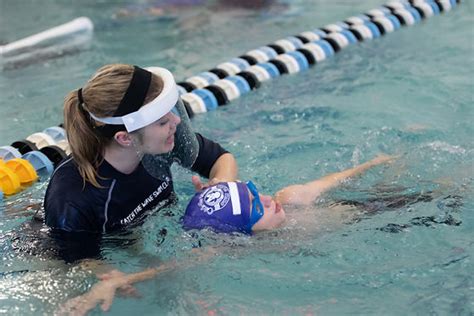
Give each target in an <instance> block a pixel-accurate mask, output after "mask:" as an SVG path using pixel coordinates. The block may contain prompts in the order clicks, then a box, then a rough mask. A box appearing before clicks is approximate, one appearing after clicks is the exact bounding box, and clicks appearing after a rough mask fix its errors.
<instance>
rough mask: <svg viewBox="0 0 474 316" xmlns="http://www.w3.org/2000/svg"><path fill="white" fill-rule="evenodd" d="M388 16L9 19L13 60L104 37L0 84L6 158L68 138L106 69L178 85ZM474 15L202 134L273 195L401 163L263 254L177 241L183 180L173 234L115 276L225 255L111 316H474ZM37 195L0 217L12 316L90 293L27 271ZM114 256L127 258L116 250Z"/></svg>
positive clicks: (213, 120)
mask: <svg viewBox="0 0 474 316" xmlns="http://www.w3.org/2000/svg"><path fill="white" fill-rule="evenodd" d="M380 4H382V2H380V1H372V0H371V1H357V3H352V2H351V4H350V5H349V4H347V2H345V1H334V2H331V3H327V2H326V1H295V2H292V3H291V5H290V6H288V7H276V8H274V9H273V11H271V13H267V14H264V13H261V12H246V11H242V10H236V11H232V10H231V11H230V12H227V13H224V12H219V13H218V14H216V15H214V14H212V13H211V12H208V10H206V9H202V10H200V11H199V12H194V11H193V12H189V11H185V12H182V13H175V14H174V16H173V17H171V18H156V17H151V16H149V15H142V14H137V15H136V16H133V17H124V18H113V15H114V13H116V12H117V11H118V10H120V8H123V7H127V4H126V2H121V3H118V4H115V2H112V1H103V2H100V3H96V2H95V1H89V2H88V3H83V2H81V5H79V4H70V5H68V6H65V5H62V4H61V3H60V2H59V1H58V2H47V3H43V4H42V7H41V8H38V7H37V6H38V4H37V3H36V2H35V1H31V2H30V1H20V2H17V3H9V4H8V6H7V5H5V4H2V19H0V30H2V31H1V32H2V33H0V40H1V41H2V42H8V41H11V40H14V39H17V38H20V37H22V36H26V35H29V34H31V33H32V30H33V25H34V28H35V30H34V31H39V30H42V29H45V28H48V27H51V26H54V25H57V24H60V23H63V22H66V21H68V20H70V19H72V18H74V17H76V16H79V15H85V16H89V17H90V18H91V19H92V20H93V21H94V23H95V25H96V30H95V35H94V39H93V41H92V42H91V44H90V48H89V49H88V50H85V51H82V52H80V53H78V54H71V55H68V56H64V57H62V58H56V59H50V60H46V61H44V62H39V63H36V64H32V65H30V66H28V67H21V68H17V69H11V70H8V71H3V72H2V73H1V75H0V87H1V91H2V93H1V106H0V117H2V123H1V124H0V144H2V145H3V144H9V143H11V142H12V141H14V140H17V139H20V138H24V137H26V136H27V135H29V134H31V133H33V132H36V131H39V130H42V129H43V128H45V127H48V126H51V125H55V124H57V123H58V122H61V121H62V118H61V116H62V112H61V107H62V105H61V103H62V99H63V97H64V95H65V94H66V92H67V91H69V90H71V89H73V88H77V87H79V86H80V85H82V84H83V82H84V81H85V80H86V79H87V78H88V77H89V76H90V74H91V73H92V72H93V71H94V70H95V69H96V68H97V67H98V66H100V65H102V64H105V63H110V62H118V61H120V62H127V63H134V64H139V65H162V66H165V67H168V68H169V69H170V70H172V71H173V72H174V73H175V74H176V76H177V79H184V78H186V77H189V76H190V75H193V74H196V73H198V72H201V71H204V70H207V69H210V68H212V67H213V66H215V65H216V64H218V63H220V62H223V61H226V60H228V59H229V58H231V57H235V56H238V55H240V54H242V53H243V52H245V51H248V50H249V49H252V48H255V47H258V46H261V45H263V44H266V43H268V42H270V41H273V40H276V39H279V38H282V37H285V36H287V35H291V34H296V33H299V32H301V31H305V30H308V29H313V28H315V27H320V26H323V25H326V24H328V23H331V22H335V21H339V20H342V19H344V18H346V17H349V16H351V15H355V14H359V13H362V12H365V11H367V10H369V9H372V8H374V7H377V6H378V5H380ZM473 12H474V7H473V4H472V2H468V1H466V2H464V3H463V4H462V5H460V6H459V7H458V8H457V9H455V10H453V11H452V12H450V13H449V14H445V15H441V16H438V17H433V18H431V19H428V20H426V21H425V22H424V23H421V24H419V25H416V26H413V27H408V28H404V29H401V30H399V31H397V32H395V33H392V34H390V35H388V36H386V37H383V38H381V39H378V40H374V41H369V42H364V43H361V44H358V45H355V46H352V47H350V48H348V49H346V50H344V51H342V52H340V53H339V54H337V55H336V56H334V57H333V58H331V59H328V60H326V61H324V62H323V63H321V64H319V65H317V66H315V67H313V68H311V69H310V70H308V71H305V72H302V73H300V74H297V75H292V76H283V77H280V78H278V79H275V80H272V81H270V82H268V83H265V84H264V85H263V86H262V87H261V88H260V89H258V90H256V91H254V92H251V93H249V94H247V95H246V96H243V97H241V98H239V99H238V100H235V101H233V102H232V103H230V104H229V105H228V106H226V107H223V108H220V109H219V110H217V111H214V112H209V113H206V114H202V115H198V116H196V117H195V118H194V119H193V125H194V128H195V129H196V130H199V131H201V132H202V133H203V134H204V135H206V136H209V137H210V138H213V139H217V140H219V141H220V142H221V143H222V144H223V145H224V146H225V147H226V148H227V149H229V150H230V151H232V152H233V153H235V155H236V157H237V159H238V160H239V163H240V168H241V170H240V176H241V178H242V179H252V180H254V182H255V183H257V184H258V185H259V187H260V189H261V191H264V192H265V191H266V192H274V191H275V190H276V189H278V188H279V187H281V186H284V185H287V184H289V183H292V182H297V181H299V182H303V181H307V180H310V179H313V178H317V177H320V176H323V175H325V174H327V173H330V172H334V171H337V170H341V169H343V168H347V167H349V166H351V165H353V164H355V163H359V162H362V161H364V160H367V159H369V158H371V157H373V156H374V155H376V154H377V153H378V152H381V151H382V152H387V153H391V154H399V155H400V158H399V159H398V160H397V162H395V163H394V164H393V165H391V166H390V167H383V168H377V169H374V170H372V171H370V172H368V173H367V174H365V175H364V176H362V177H360V178H358V179H355V180H353V181H350V182H348V183H347V184H345V185H344V186H343V187H342V188H340V189H337V190H334V191H332V192H331V193H329V194H327V195H325V196H324V198H323V199H322V200H321V201H319V202H318V203H317V204H316V206H315V210H314V214H311V213H310V214H308V219H311V220H314V222H315V224H314V226H315V229H314V231H303V232H302V231H299V230H296V229H292V227H291V225H290V228H288V229H283V230H281V231H279V232H277V233H269V234H265V235H262V236H260V237H259V236H257V237H256V238H248V237H242V236H233V237H230V236H222V235H215V234H212V233H209V232H202V233H199V234H197V235H189V234H186V233H183V232H182V230H180V229H179V225H178V224H177V221H178V218H179V215H180V214H181V213H180V212H182V208H183V206H184V205H185V202H186V200H187V199H188V198H189V197H190V196H191V195H192V191H193V190H192V187H191V185H190V183H189V178H190V174H188V173H186V172H184V171H182V170H176V173H175V174H176V177H175V179H176V186H177V188H176V189H177V192H179V193H180V194H179V197H180V205H179V207H177V208H176V209H175V210H173V211H174V212H175V213H176V216H175V217H172V218H165V217H164V216H161V215H159V214H157V215H156V216H152V217H150V218H149V219H148V220H147V222H146V223H145V225H144V226H143V227H141V228H139V229H137V230H136V231H134V234H133V238H132V237H130V236H114V237H113V238H110V239H114V240H110V243H106V244H105V246H104V250H103V253H104V257H105V259H106V261H107V262H109V263H110V264H112V265H114V266H116V267H118V268H119V269H121V270H123V271H126V272H133V271H138V270H141V269H143V268H145V267H148V266H150V265H153V264H156V263H157V261H158V259H161V260H166V259H169V258H175V257H177V258H180V259H181V260H183V261H188V262H191V263H192V261H193V258H192V257H191V256H190V255H189V252H188V251H189V250H190V249H191V248H192V247H193V246H194V245H196V244H197V243H201V244H202V245H214V246H218V247H219V248H221V249H222V250H221V254H220V255H218V256H216V257H215V258H213V259H212V260H210V261H208V262H206V263H205V264H196V265H194V266H193V265H192V264H190V267H188V268H186V269H181V270H178V271H174V272H171V273H167V274H164V275H162V276H160V277H158V278H156V279H154V280H152V281H148V282H145V283H143V284H140V285H138V289H139V291H140V292H141V294H142V298H140V299H131V298H117V299H116V301H115V302H114V305H113V306H112V310H111V311H112V312H113V314H114V315H121V314H123V315H127V314H130V313H142V314H146V315H148V314H164V313H170V314H212V313H217V314H253V313H257V314H294V313H296V314H441V315H442V314H469V313H472V311H473V309H474V306H473V305H472V302H473V301H474V299H473V298H474V288H473V277H472V272H473V271H474V269H473V263H472V255H473V248H474V247H473V237H472V236H473V234H472V231H473V225H474V218H473V214H472V210H473V209H474V201H473V198H472V179H473V175H474V173H473V157H474V152H473V149H474V146H473V145H474V144H473V137H472V135H474V133H473V132H474V131H473V125H472V119H473V110H472V103H473V99H474V98H473V97H474V95H473V92H472V91H473V88H474V87H473V79H472V73H473V70H474V69H473V67H474V66H473V65H474V63H473V61H474V54H473V30H472V23H473ZM24 21H34V23H33V22H32V24H29V23H24ZM197 26H199V27H197ZM34 31H33V32H34ZM137 34H140V35H139V36H137ZM142 34H143V35H142ZM44 190H45V183H41V184H38V185H36V186H34V187H33V188H31V189H29V190H26V191H24V192H22V193H20V194H19V195H17V196H15V197H12V198H8V199H7V200H5V201H4V203H3V205H0V231H1V234H0V236H1V237H0V249H1V251H2V263H3V264H2V268H1V269H2V271H1V272H2V274H1V278H0V300H1V304H0V306H1V307H0V312H2V313H5V314H45V313H50V312H52V311H54V310H55V309H56V308H57V306H58V305H59V304H60V303H62V302H64V301H65V300H66V299H67V298H70V297H73V296H75V295H78V294H80V293H82V292H83V291H85V290H86V289H87V288H88V287H89V286H90V285H91V284H93V283H94V282H95V279H94V277H92V276H89V275H87V274H85V273H84V272H80V271H78V270H77V269H75V268H74V267H73V266H65V265H63V264H61V263H60V262H57V261H54V260H51V259H48V257H45V256H40V255H38V254H35V255H31V254H28V252H30V253H34V249H35V247H36V244H35V243H33V242H32V241H31V239H29V238H28V234H30V232H29V230H28V229H26V228H25V227H24V226H25V225H26V224H28V223H29V219H30V218H31V216H32V214H33V213H34V208H31V207H29V205H31V204H34V203H35V202H41V200H42V196H43V194H44ZM348 201H350V202H351V203H348ZM342 204H352V206H353V208H355V210H354V211H353V212H355V214H357V216H356V217H355V218H354V217H353V216H349V215H347V214H349V213H348V212H346V213H344V214H345V215H347V218H345V220H344V221H342V224H338V223H340V222H341V219H339V218H338V219H334V220H331V215H332V214H333V212H331V211H329V210H328V209H331V208H333V207H334V206H335V205H342ZM311 215H312V216H311ZM343 219H344V218H343ZM162 228H166V229H167V231H168V234H167V235H166V237H165V238H164V239H163V238H162V237H161V236H160V234H159V232H160V231H161V229H162ZM117 239H119V240H122V241H123V242H126V243H127V246H123V247H121V248H119V247H117V246H115V245H114V244H115V242H116V240H117ZM14 248H20V249H14Z"/></svg>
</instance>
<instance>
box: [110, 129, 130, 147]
mask: <svg viewBox="0 0 474 316" xmlns="http://www.w3.org/2000/svg"><path fill="white" fill-rule="evenodd" d="M114 139H115V141H116V142H117V143H118V144H119V145H121V146H123V147H130V146H132V142H133V139H132V135H130V134H129V133H127V132H125V131H120V132H117V133H115V135H114Z"/></svg>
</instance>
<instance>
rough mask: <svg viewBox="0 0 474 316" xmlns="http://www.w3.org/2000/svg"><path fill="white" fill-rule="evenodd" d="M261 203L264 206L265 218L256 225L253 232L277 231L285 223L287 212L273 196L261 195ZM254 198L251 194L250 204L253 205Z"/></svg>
mask: <svg viewBox="0 0 474 316" xmlns="http://www.w3.org/2000/svg"><path fill="white" fill-rule="evenodd" d="M259 196H260V201H261V202H262V204H263V209H264V212H263V216H262V218H260V220H259V221H258V222H257V223H255V225H253V227H252V231H254V232H257V231H260V230H270V229H275V228H278V227H280V226H282V224H283V223H284V222H285V219H286V215H285V211H284V210H283V208H282V207H281V204H280V203H278V202H276V201H275V200H274V199H273V198H272V197H271V196H269V195H263V194H259ZM252 201H253V196H252V194H250V204H252Z"/></svg>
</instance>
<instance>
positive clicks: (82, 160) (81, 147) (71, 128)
mask: <svg viewBox="0 0 474 316" xmlns="http://www.w3.org/2000/svg"><path fill="white" fill-rule="evenodd" d="M133 71H134V67H133V66H132V65H124V64H110V65H106V66H103V67H102V68H100V69H99V70H97V72H96V73H95V74H94V75H93V76H92V78H90V79H89V81H88V82H87V83H86V85H84V86H83V87H82V99H83V103H82V104H79V98H78V90H73V91H71V92H70V93H69V94H68V95H67V96H66V98H65V101H64V127H65V129H66V133H67V138H68V141H69V145H70V147H71V152H72V156H73V158H74V160H75V162H76V164H77V166H78V169H79V173H80V175H81V177H82V178H83V179H84V184H85V182H86V181H87V182H90V183H91V184H92V185H94V186H95V187H100V185H99V183H98V182H97V176H98V174H97V168H98V167H99V165H100V164H101V163H102V159H103V155H104V151H105V148H106V146H107V145H109V144H110V143H111V142H112V141H113V136H112V137H107V136H104V135H102V134H101V133H100V132H99V131H98V130H97V129H96V127H98V126H102V125H104V124H103V123H100V122H97V121H95V120H93V119H92V118H91V116H90V115H89V113H88V112H90V113H92V114H94V115H95V116H97V117H110V116H113V115H114V113H115V111H116V110H117V108H118V106H119V104H120V101H121V100H122V98H123V96H124V95H125V92H126V91H127V88H128V86H129V85H130V81H131V80H132V76H133ZM162 90H163V80H162V79H161V78H160V77H158V76H156V75H154V74H153V75H152V79H151V82H150V87H149V89H148V93H147V96H146V98H145V101H144V104H147V103H149V102H150V101H151V100H153V99H154V98H156V97H157V96H158V95H159V94H160V93H161V91H162Z"/></svg>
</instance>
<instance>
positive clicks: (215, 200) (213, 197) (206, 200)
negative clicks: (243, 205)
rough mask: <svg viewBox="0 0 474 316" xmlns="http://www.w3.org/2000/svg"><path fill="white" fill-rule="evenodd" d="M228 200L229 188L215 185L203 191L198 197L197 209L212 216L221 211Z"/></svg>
mask: <svg viewBox="0 0 474 316" xmlns="http://www.w3.org/2000/svg"><path fill="white" fill-rule="evenodd" d="M229 200H230V193H229V188H228V187H227V186H226V185H224V184H221V183H219V184H217V185H215V186H212V187H210V188H208V189H207V190H205V191H204V192H203V193H202V194H201V196H200V197H199V202H198V206H199V208H200V209H201V210H202V211H203V212H205V213H207V214H208V215H212V214H213V213H214V212H217V211H219V210H221V209H223V208H224V207H225V206H226V205H227V203H229Z"/></svg>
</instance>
